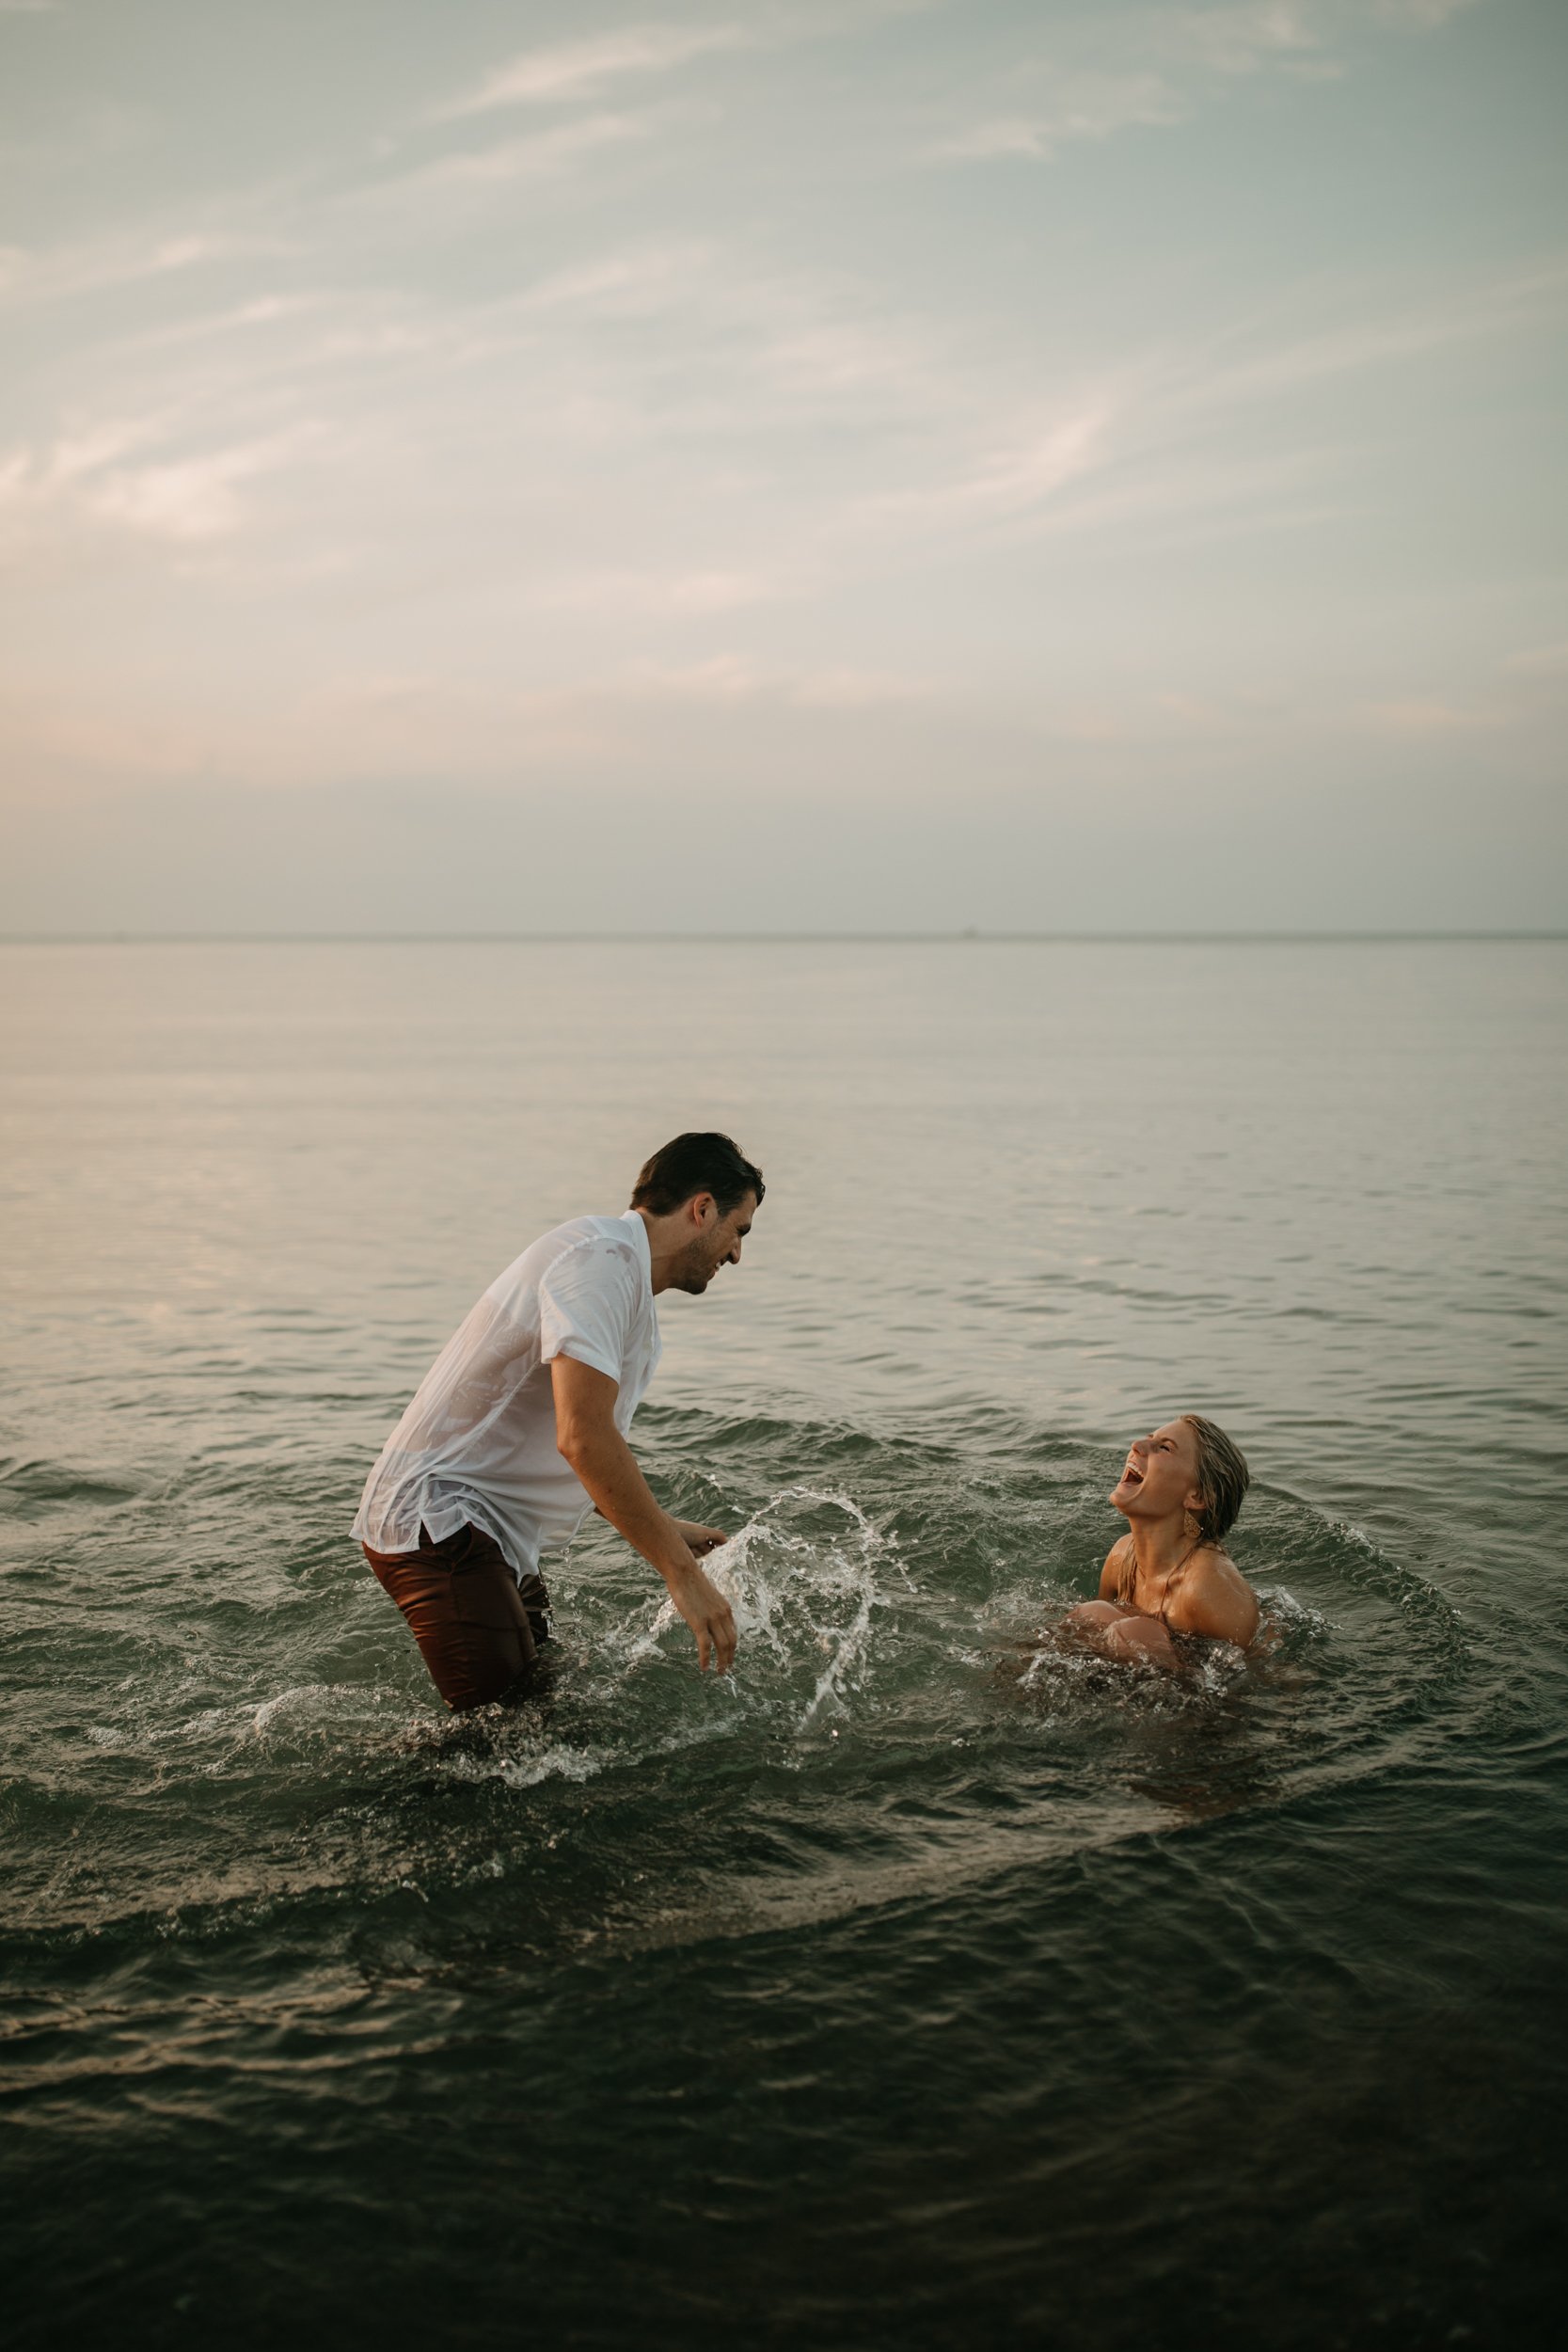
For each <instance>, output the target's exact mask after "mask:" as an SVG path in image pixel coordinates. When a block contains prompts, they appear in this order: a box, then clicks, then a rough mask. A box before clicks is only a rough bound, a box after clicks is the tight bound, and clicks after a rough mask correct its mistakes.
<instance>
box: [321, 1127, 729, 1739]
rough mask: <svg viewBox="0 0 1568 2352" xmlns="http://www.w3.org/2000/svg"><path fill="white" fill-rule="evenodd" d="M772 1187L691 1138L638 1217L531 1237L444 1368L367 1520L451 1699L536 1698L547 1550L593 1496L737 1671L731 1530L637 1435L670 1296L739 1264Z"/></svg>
mask: <svg viewBox="0 0 1568 2352" xmlns="http://www.w3.org/2000/svg"><path fill="white" fill-rule="evenodd" d="M762 1197H763V1182H762V1171H761V1169H760V1168H753V1167H752V1163H751V1161H750V1160H747V1159H743V1158H742V1157H741V1154H740V1152H738V1151H737V1150H736V1146H735V1145H734V1144H733V1143H732V1142H731V1141H730V1138H729V1136H720V1135H686V1136H676V1137H675V1139H674V1141H673V1143H667V1144H666V1145H665V1146H664V1149H663V1150H662V1152H655V1153H654V1156H653V1158H652V1159H651V1160H650V1161H649V1162H648V1164H647V1166H646V1167H645V1168H643V1170H642V1172H641V1175H640V1176H639V1177H638V1180H637V1188H636V1190H635V1191H634V1192H633V1194H632V1197H631V1206H630V1208H629V1209H628V1210H627V1211H626V1215H625V1216H578V1217H574V1218H573V1219H572V1220H571V1222H570V1223H569V1224H566V1225H558V1226H557V1227H556V1229H555V1231H554V1232H551V1233H546V1235H545V1237H544V1239H543V1240H542V1241H536V1242H535V1243H534V1244H533V1246H532V1248H531V1249H525V1250H524V1252H523V1254H522V1256H521V1257H520V1258H518V1259H517V1260H516V1261H515V1263H514V1264H512V1265H510V1266H508V1268H507V1270H506V1272H505V1273H504V1274H503V1275H501V1276H500V1277H499V1279H498V1280H497V1281H494V1282H492V1283H491V1285H490V1287H489V1289H488V1290H487V1291H486V1292H485V1294H484V1295H483V1298H482V1299H481V1300H480V1301H479V1304H478V1305H477V1306H476V1307H475V1308H474V1310H473V1312H472V1313H471V1314H470V1315H469V1316H468V1318H467V1321H466V1322H465V1323H464V1324H463V1325H462V1327H460V1328H459V1330H458V1331H457V1332H456V1333H455V1335H454V1336H453V1337H452V1338H451V1340H450V1341H449V1342H448V1343H447V1345H446V1346H445V1348H443V1350H442V1351H441V1354H440V1355H439V1356H438V1357H437V1358H436V1361H435V1363H434V1364H433V1365H432V1366H431V1368H430V1370H429V1372H428V1373H426V1375H425V1376H424V1379H423V1380H422V1381H421V1382H420V1388H419V1391H418V1392H417V1394H416V1395H415V1397H414V1401H413V1403H412V1404H411V1405H410V1406H409V1407H408V1410H407V1411H406V1412H405V1413H404V1417H403V1419H402V1421H400V1422H399V1423H398V1425H397V1427H396V1428H395V1429H394V1430H393V1432H392V1434H391V1436H390V1437H389V1438H388V1440H387V1443H386V1445H385V1447H384V1448H383V1450H382V1454H381V1458H380V1460H379V1461H378V1462H377V1463H376V1466H375V1468H374V1470H372V1472H371V1474H370V1477H369V1479H368V1480H367V1482H366V1486H365V1492H364V1495H363V1497H362V1498H361V1500H360V1504H359V1515H358V1517H357V1518H356V1520H355V1522H354V1533H355V1534H356V1536H357V1537H358V1538H359V1542H360V1545H361V1547H362V1549H363V1550H364V1554H365V1557H366V1559H367V1560H368V1561H369V1562H370V1564H371V1566H372V1568H373V1569H374V1570H375V1573H376V1575H377V1577H378V1578H379V1579H380V1581H381V1582H382V1584H383V1585H384V1586H385V1588H386V1590H387V1591H388V1593H389V1594H390V1595H391V1597H392V1598H393V1599H394V1600H395V1601H396V1603H397V1605H398V1607H399V1608H400V1609H401V1610H402V1612H403V1613H404V1616H405V1617H406V1618H407V1620H408V1625H409V1629H410V1630H411V1632H412V1633H413V1636H414V1639H415V1641H416V1642H418V1644H419V1645H420V1653H421V1655H422V1656H423V1658H424V1661H425V1664H426V1665H427V1666H428V1667H429V1668H430V1672H431V1675H432V1677H433V1678H434V1680H435V1683H436V1689H437V1690H438V1691H439V1692H440V1693H441V1696H442V1697H443V1698H444V1699H445V1700H446V1702H447V1705H448V1706H449V1707H451V1708H457V1709H460V1710H461V1709H464V1708H471V1707H483V1706H486V1705H488V1703H489V1702H490V1701H491V1700H493V1699H503V1698H507V1697H513V1696H518V1695H520V1694H521V1692H522V1690H523V1689H524V1688H525V1687H526V1685H527V1682H528V1679H529V1671H530V1669H531V1666H532V1665H533V1662H534V1660H535V1658H536V1656H537V1654H538V1651H539V1647H540V1645H541V1644H542V1643H545V1642H547V1641H548V1639H549V1596H548V1594H547V1593H546V1590H545V1586H544V1582H543V1580H542V1579H541V1577H540V1574H539V1555H540V1553H541V1552H542V1551H544V1550H546V1549H552V1548H555V1547H557V1546H560V1545H562V1544H564V1543H567V1542H568V1541H569V1540H570V1538H571V1537H572V1536H573V1535H574V1534H576V1532H577V1530H578V1527H579V1526H580V1525H581V1523H582V1520H583V1519H584V1518H585V1517H586V1516H587V1513H588V1511H589V1508H590V1507H591V1506H593V1507H594V1508H596V1509H597V1510H599V1511H600V1512H601V1513H602V1514H603V1516H604V1517H605V1518H607V1519H608V1520H609V1521H610V1525H611V1526H612V1527H614V1528H616V1529H617V1530H618V1531H619V1532H620V1534H623V1535H624V1536H625V1537H626V1541H627V1543H629V1544H630V1545H631V1546H632V1547H633V1549H635V1550H637V1551H640V1552H641V1554H642V1557H643V1559H644V1560H646V1561H647V1562H648V1563H649V1565H651V1566H652V1567H654V1568H657V1571H658V1573H659V1575H660V1576H661V1577H662V1578H663V1579H664V1581H665V1584H666V1585H667V1586H668V1588H669V1593H670V1598H671V1599H672V1600H673V1603H674V1605H675V1607H676V1608H677V1609H678V1610H679V1612H680V1613H681V1615H682V1616H683V1617H684V1618H685V1619H686V1622H687V1624H688V1625H689V1627H690V1628H691V1630H692V1632H693V1633H694V1634H695V1635H696V1637H697V1658H698V1662H699V1665H700V1666H701V1667H702V1669H703V1670H704V1671H706V1668H707V1665H708V1662H709V1660H710V1659H711V1660H712V1661H714V1662H715V1663H716V1664H717V1665H718V1668H719V1671H720V1673H721V1674H726V1673H727V1672H728V1671H729V1668H730V1665H731V1663H732V1661H733V1660H734V1658H735V1647H736V1632H735V1619H734V1617H733V1616H732V1615H731V1613H730V1608H729V1604H728V1602H727V1601H726V1600H725V1599H724V1597H723V1596H722V1594H721V1593H720V1592H719V1591H718V1589H717V1588H716V1586H715V1585H714V1584H713V1583H712V1581H710V1580H709V1578H708V1576H707V1575H706V1573H705V1570H704V1569H703V1567H702V1566H701V1565H700V1561H701V1558H702V1555H703V1554H704V1553H705V1552H709V1551H712V1550H713V1549H714V1548H715V1546H717V1545H719V1544H721V1543H722V1542H723V1541H724V1540H725V1539H724V1536H723V1535H722V1534H721V1532H720V1531H719V1530H718V1529H717V1528H712V1527H697V1526H694V1525H692V1524H691V1523H690V1522H689V1521H688V1520H686V1519H676V1518H671V1516H670V1514H669V1512H668V1511H665V1510H661V1509H660V1507H659V1505H658V1503H657V1502H655V1500H654V1497H653V1493H652V1491H651V1489H650V1488H649V1486H648V1483H647V1481H646V1479H645V1478H644V1477H643V1475H642V1473H641V1470H639V1469H638V1467H637V1463H636V1461H635V1460H634V1458H633V1456H632V1453H631V1449H630V1447H629V1446H628V1445H627V1443H626V1433H627V1431H628V1430H629V1429H630V1427H631V1420H632V1415H633V1414H634V1413H635V1412H636V1410H637V1407H638V1406H639V1404H640V1403H641V1399H642V1395H643V1391H645V1390H646V1388H647V1386H648V1383H649V1381H650V1380H651V1379H652V1378H653V1375H654V1371H655V1369H656V1367H657V1363H658V1359H659V1352H660V1343H659V1335H658V1315H657V1310H656V1309H655V1306H654V1300H655V1298H656V1297H657V1295H658V1293H659V1292H660V1291H666V1290H682V1291H690V1292H693V1293H695V1294H699V1295H700V1294H701V1293H702V1292H703V1291H705V1290H706V1288H707V1286H708V1284H709V1282H710V1281H711V1280H712V1279H713V1278H714V1276H715V1275H716V1274H717V1273H718V1271H719V1269H720V1267H721V1266H725V1265H738V1264H739V1263H740V1247H741V1244H742V1242H743V1241H744V1240H745V1238H746V1236H747V1234H748V1233H749V1232H751V1230H752V1218H753V1216H755V1215H756V1212H757V1209H758V1208H759V1206H760V1205H761V1202H762Z"/></svg>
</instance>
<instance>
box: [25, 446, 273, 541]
mask: <svg viewBox="0 0 1568 2352" xmlns="http://www.w3.org/2000/svg"><path fill="white" fill-rule="evenodd" d="M163 437H164V428H163V426H162V425H161V424H160V423H158V422H155V421H145V420H131V421H116V422H106V423H103V424H99V425H96V426H93V427H91V428H90V429H88V430H86V431H84V432H82V433H80V434H76V435H71V436H68V437H64V438H62V439H60V440H58V441H56V442H55V444H54V445H53V446H52V447H50V448H47V449H44V450H41V451H32V450H26V449H23V450H13V451H12V452H11V453H9V454H8V456H7V457H6V458H4V459H3V460H0V525H7V526H8V536H9V537H10V538H11V539H12V541H13V543H14V542H16V541H18V540H21V541H22V542H24V545H30V544H32V543H33V542H34V541H36V539H37V536H38V534H39V532H40V529H47V528H49V527H50V526H51V525H58V524H61V523H63V524H65V525H67V526H73V527H76V528H80V527H81V526H83V525H84V524H85V525H88V526H98V527H100V528H107V529H110V530H113V531H121V532H132V533H134V534H135V535H137V536H140V537H144V538H148V539H152V540H162V541H165V542H167V543H171V544H172V545H174V546H176V547H180V546H191V545H194V544H197V543H198V542H201V541H207V540H214V539H220V538H225V537H228V536H229V535H230V534H231V533H232V532H237V531H238V530H239V529H240V528H241V527H242V525H243V524H244V522H245V519H246V509H245V500H244V498H243V496H242V490H243V486H244V485H245V484H247V483H249V482H253V481H255V480H256V479H257V478H258V477H259V476H261V475H262V474H267V473H275V472H277V471H278V470H279V469H282V468H283V467H285V466H287V465H289V464H290V463H291V462H292V461H293V460H294V459H295V458H296V457H298V456H299V455H300V454H301V453H303V452H304V451H305V450H306V449H307V448H309V445H310V443H311V442H312V441H313V440H314V439H315V438H317V436H316V435H315V434H314V433H313V432H312V431H311V430H310V428H309V427H299V428H295V429H293V430H292V431H288V432H283V433H276V434H272V435H269V436H265V437H260V438H256V439H252V440H248V441H243V442H239V443H235V444H232V445H230V446H228V447H224V448H219V449H214V450H209V451H206V452H203V453H200V454H182V455H178V456H172V455H167V454H162V455H160V454H155V453H150V445H155V444H156V443H157V442H158V441H159V440H160V439H162V438H163ZM138 452H141V453H144V454H138Z"/></svg>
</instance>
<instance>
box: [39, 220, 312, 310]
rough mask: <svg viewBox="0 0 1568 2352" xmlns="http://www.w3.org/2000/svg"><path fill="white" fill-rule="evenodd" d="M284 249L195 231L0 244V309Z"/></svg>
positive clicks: (265, 240)
mask: <svg viewBox="0 0 1568 2352" xmlns="http://www.w3.org/2000/svg"><path fill="white" fill-rule="evenodd" d="M283 249H284V248H283V247H282V246H281V245H280V243H279V241H278V240H277V238H276V237H240V236H229V235H220V234H214V233H195V232H192V233H184V234H181V235H177V236H168V235H152V236H149V237H140V238H138V237H126V236H116V237H109V238H100V239H93V240H89V241H87V242H85V243H80V244H72V245H66V246H56V247H55V248H54V249H52V250H50V251H44V252H39V251H29V250H27V249H26V248H24V247H23V246H0V307H4V306H7V305H9V304H19V303H24V302H51V301H59V300H64V299H68V298H70V297H71V296H74V295H78V294H103V293H107V292H111V291H113V289H115V288H116V287H119V286H137V285H144V284H147V283H149V282H150V281H151V280H154V279H157V278H179V277H183V276H189V275H194V274H195V273H197V272H198V271H200V270H203V269H209V268H215V267H218V266H220V265H222V264H226V263H229V262H236V261H241V260H252V259H255V258H257V257H258V256H263V255H265V256H276V255H277V253H278V252H279V251H281V250H283Z"/></svg>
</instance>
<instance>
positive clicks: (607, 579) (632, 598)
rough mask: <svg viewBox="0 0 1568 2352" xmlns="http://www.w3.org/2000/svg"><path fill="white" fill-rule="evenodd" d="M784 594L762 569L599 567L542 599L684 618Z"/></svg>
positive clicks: (571, 606)
mask: <svg viewBox="0 0 1568 2352" xmlns="http://www.w3.org/2000/svg"><path fill="white" fill-rule="evenodd" d="M781 593H782V591H781V588H780V585H779V583H778V581H777V580H771V579H769V578H768V576H767V575H766V574H764V573H762V572H759V571H755V570H752V571H721V570H714V571H674V572H662V571H646V572H636V571H626V570H621V571H600V572H589V573H586V574H582V575H579V576H578V577H575V578H574V577H571V576H567V577H565V578H558V579H555V580H551V581H550V583H549V584H548V586H547V587H546V589H545V590H544V591H543V601H545V602H546V603H548V604H550V605H553V606H555V607H557V608H558V609H560V610H562V611H567V612H594V613H601V614H606V615H619V616H623V617H624V616H626V615H628V614H640V615H644V616H646V615H654V616H672V617H677V618H679V617H685V616H688V615H692V614H702V613H709V612H738V611H740V610H742V609H743V608H745V607H746V606H749V605H756V604H767V603H771V602H772V601H773V600H774V599H775V598H776V597H777V596H779V595H780V594H781Z"/></svg>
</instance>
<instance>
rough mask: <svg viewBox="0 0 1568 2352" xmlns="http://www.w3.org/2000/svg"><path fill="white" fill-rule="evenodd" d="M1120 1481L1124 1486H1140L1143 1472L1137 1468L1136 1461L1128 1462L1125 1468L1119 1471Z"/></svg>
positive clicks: (1142, 1481) (1142, 1480)
mask: <svg viewBox="0 0 1568 2352" xmlns="http://www.w3.org/2000/svg"><path fill="white" fill-rule="evenodd" d="M1121 1483H1122V1485H1123V1486H1142V1485H1143V1483H1144V1474H1143V1472H1142V1470H1139V1469H1138V1467H1137V1465H1136V1463H1134V1462H1129V1463H1128V1465H1127V1468H1126V1469H1125V1470H1123V1471H1122V1473H1121Z"/></svg>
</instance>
